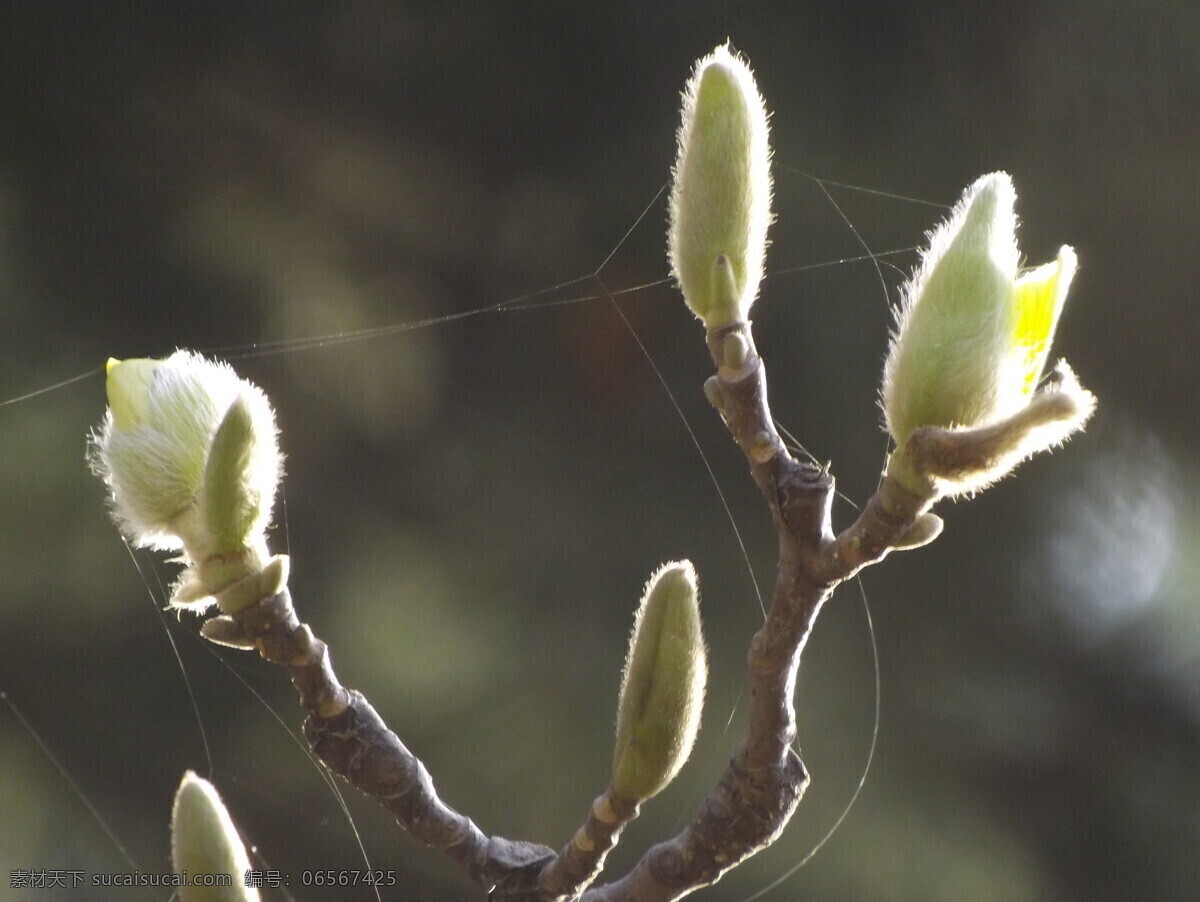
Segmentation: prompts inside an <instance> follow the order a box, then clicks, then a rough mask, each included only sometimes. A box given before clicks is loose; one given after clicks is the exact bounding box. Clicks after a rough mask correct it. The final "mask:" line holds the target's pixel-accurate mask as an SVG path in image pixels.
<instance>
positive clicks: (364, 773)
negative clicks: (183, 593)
mask: <svg viewBox="0 0 1200 902" xmlns="http://www.w3.org/2000/svg"><path fill="white" fill-rule="evenodd" d="M708 345H709V350H710V353H711V355H712V358H713V362H714V363H715V364H716V367H717V373H716V375H715V376H714V377H712V378H711V379H710V380H709V381H708V383H706V385H705V391H706V393H707V394H708V396H709V398H710V400H711V401H712V402H713V403H714V405H715V406H716V407H717V408H718V410H719V411H720V413H721V415H722V418H723V419H724V421H725V424H726V426H727V427H728V429H729V432H730V434H731V435H732V437H733V439H734V441H736V442H737V444H738V446H739V447H740V448H741V449H742V451H743V452H744V453H745V455H746V458H747V460H748V461H749V464H750V472H751V475H752V476H753V478H754V481H755V483H756V484H757V485H758V488H759V491H760V492H761V493H762V494H763V497H764V498H765V499H766V502H767V506H768V509H769V510H770V512H771V517H772V520H773V521H774V523H775V527H776V532H777V533H778V542H779V564H778V569H777V572H776V583H775V590H774V594H773V597H772V601H771V607H770V610H769V611H768V613H767V619H766V622H765V623H764V624H763V626H762V628H761V629H760V630H759V631H758V633H757V634H756V635H755V636H754V638H753V640H752V641H751V643H750V651H749V655H748V660H747V665H748V677H749V684H750V696H749V697H750V714H749V724H748V728H747V733H746V736H745V738H744V739H743V741H742V743H741V745H740V746H739V747H738V749H737V750H736V751H735V752H734V755H733V757H732V759H731V760H730V762H729V765H728V767H727V768H726V770H725V772H724V773H723V774H722V775H721V777H720V779H719V780H718V781H717V784H716V786H714V787H713V790H712V791H711V793H710V794H709V796H708V797H707V798H706V799H705V800H704V801H703V802H701V803H700V806H699V808H698V810H697V812H696V814H695V816H694V817H693V819H692V821H691V823H690V824H689V825H688V826H687V827H686V828H685V829H684V830H683V832H681V833H680V834H679V835H678V836H676V837H674V838H673V839H670V840H667V841H666V842H662V843H659V844H658V845H656V846H654V847H652V848H651V849H650V850H648V851H647V852H646V854H645V856H643V858H642V859H641V861H640V862H638V864H637V865H635V866H634V868H633V870H631V871H630V872H629V873H628V874H627V875H625V876H624V877H622V878H620V879H619V880H616V881H614V882H613V883H609V884H606V885H604V886H599V887H595V888H592V889H587V890H585V887H587V886H588V884H589V883H590V882H591V881H592V880H593V879H595V877H596V875H597V873H598V872H599V869H600V866H601V865H602V863H603V859H604V856H605V854H606V853H607V852H608V850H609V849H611V848H612V846H613V845H615V843H616V840H617V837H618V836H619V834H620V831H621V829H622V828H623V827H624V825H625V824H626V823H628V821H630V820H632V819H633V817H636V815H637V808H636V806H630V805H628V804H627V803H624V802H621V801H620V800H617V799H615V798H613V797H612V796H611V792H606V793H605V794H604V795H602V796H601V797H599V798H598V799H597V800H596V801H595V803H594V804H593V808H592V810H591V812H590V814H589V817H588V820H587V822H586V823H585V824H584V826H583V827H581V828H580V830H579V832H578V833H577V834H576V835H575V837H574V838H573V839H572V841H571V842H570V843H569V844H568V845H567V846H566V847H565V848H564V849H563V851H562V852H561V853H559V854H556V853H555V852H554V851H553V850H552V849H549V848H547V847H546V846H541V845H537V844H533V843H528V842H521V841H512V840H507V839H503V838H500V837H488V836H487V835H485V834H484V833H483V832H482V831H481V830H480V829H479V828H478V827H477V826H476V825H475V824H474V823H473V822H472V821H471V820H470V819H469V818H467V817H465V816H464V815H462V814H460V813H458V812H457V811H455V810H454V809H453V808H451V807H449V806H448V805H446V804H445V803H444V802H443V801H442V800H441V799H440V798H439V797H438V795H437V792H436V790H435V788H434V786H433V781H432V779H431V778H430V775H429V772H428V771H427V770H426V769H425V766H424V765H423V764H422V763H421V762H420V760H419V759H418V758H417V757H416V756H414V755H413V754H412V753H411V752H410V751H409V750H408V749H407V748H405V746H404V744H403V743H402V742H401V741H400V739H399V738H398V737H397V736H396V734H395V733H393V732H391V731H390V730H389V729H388V728H387V726H386V725H385V724H384V723H383V721H382V720H381V719H380V717H379V715H378V714H376V713H375V710H374V709H373V708H372V707H371V706H370V704H369V703H368V702H367V701H366V699H365V698H363V696H362V695H360V694H359V693H357V692H354V691H352V690H347V689H345V688H344V687H342V686H341V684H340V683H338V681H337V677H336V675H335V674H334V672H333V668H332V666H331V664H330V661H329V653H328V649H327V648H326V646H325V644H324V643H323V642H322V641H321V640H319V639H317V638H315V637H314V636H313V634H312V631H311V630H310V629H309V628H308V627H307V626H306V625H304V624H302V623H300V621H299V619H298V618H297V617H296V614H295V612H294V610H293V609H292V605H291V599H290V596H289V595H288V593H287V590H286V589H285V590H284V591H283V592H281V593H279V594H278V595H276V596H274V597H272V598H269V599H265V600H264V601H262V602H260V603H259V604H257V605H252V606H251V607H250V608H248V609H246V610H244V611H242V612H239V613H237V614H234V615H231V617H220V618H217V619H216V620H215V621H210V623H209V624H206V625H205V633H206V635H211V637H212V638H214V639H218V638H219V639H220V641H231V640H232V641H237V640H238V639H239V638H241V639H242V640H244V642H245V643H252V644H253V645H254V647H256V648H257V649H258V650H259V652H260V653H261V654H262V656H263V657H264V658H266V659H267V660H270V661H273V662H275V663H277V664H280V665H281V666H283V667H286V668H287V669H288V670H289V671H290V672H291V675H292V680H293V682H294V683H295V685H296V688H297V690H298V691H299V693H300V702H301V704H302V705H303V706H304V707H305V708H306V709H308V711H309V716H308V719H307V720H306V722H305V725H304V731H305V735H306V736H307V737H308V740H309V742H310V744H311V745H312V748H313V751H314V752H315V753H316V754H317V756H318V757H319V758H320V759H321V760H322V761H323V762H325V764H326V765H327V766H328V767H329V768H330V769H331V770H333V771H334V772H335V773H337V774H340V775H341V776H342V777H344V778H345V779H346V780H348V781H349V782H351V783H353V784H354V785H355V786H357V787H358V788H359V789H361V790H362V791H363V792H365V793H366V794H367V795H370V796H373V797H375V798H376V799H378V800H379V802H380V804H382V805H383V806H384V807H386V808H387V809H388V810H389V811H391V812H392V814H393V815H394V816H395V817H396V820H397V821H398V822H399V823H400V824H401V826H403V827H404V828H405V829H406V830H408V831H409V832H410V833H412V834H413V836H415V837H416V838H417V839H419V840H421V841H422V842H424V843H426V844H427V845H430V846H432V847H434V848H436V849H440V850H441V851H442V852H444V853H445V854H446V855H447V856H448V857H449V858H450V859H451V860H452V861H454V862H455V863H456V864H458V865H459V866H460V867H462V868H463V869H464V870H465V871H466V872H467V873H468V874H469V875H470V876H471V878H472V879H473V880H475V882H476V883H478V884H479V886H480V887H481V888H483V889H484V890H485V891H486V892H487V893H488V894H489V898H492V899H508V900H513V902H518V900H519V902H548V900H560V899H567V898H574V897H578V898H579V899H580V900H581V902H617V900H623V902H666V900H672V899H678V898H680V897H681V896H683V895H686V894H687V893H689V892H691V891H692V890H694V889H696V888H698V887H702V886H706V885H708V884H711V883H713V882H715V881H716V880H718V879H719V878H720V877H721V875H722V874H724V873H725V872H726V871H728V870H729V869H730V868H733V867H735V866H736V865H738V864H739V863H740V862H742V861H744V860H745V859H746V858H748V857H750V856H751V855H753V854H755V853H756V852H758V851H760V850H761V849H763V848H765V847H767V846H768V845H770V844H771V843H772V842H774V841H775V839H776V838H777V837H778V836H779V834H780V833H781V832H782V831H783V829H784V827H785V826H786V825H787V823H788V821H789V820H790V819H791V816H792V814H793V813H794V811H795V810H796V806H797V805H798V804H799V802H800V798H801V796H802V795H803V793H804V789H805V787H806V786H807V783H808V774H807V772H806V771H805V768H804V765H803V763H802V762H801V760H800V758H799V756H798V755H797V754H796V752H795V751H794V750H793V748H792V743H793V742H794V740H795V738H796V716H795V710H794V707H793V695H794V691H795V687H796V676H797V672H798V670H799V666H800V656H801V653H802V651H803V649H804V644H805V642H806V640H807V638H808V635H809V633H810V632H811V630H812V626H813V623H814V621H815V620H816V617H817V614H818V613H819V612H820V610H821V606H822V605H823V604H824V602H825V601H826V599H828V598H829V596H830V594H832V592H833V589H834V588H835V587H836V586H837V585H838V583H840V582H842V581H843V580H845V579H846V578H848V577H849V576H851V575H853V574H854V573H856V572H858V571H859V570H860V569H862V568H863V567H865V566H867V565H869V564H872V563H875V562H876V561H878V560H880V559H881V558H882V557H883V556H884V555H886V554H887V553H888V551H890V550H892V549H895V548H901V547H912V546H915V545H917V544H921V543H922V542H924V541H928V540H929V538H931V537H932V536H933V535H936V532H937V529H938V528H940V521H937V519H936V518H935V517H933V515H932V514H928V513H927V509H928V506H929V502H928V501H927V500H925V499H922V498H920V497H918V496H916V495H913V494H912V493H910V492H908V491H906V490H905V489H903V488H902V487H900V486H899V484H897V483H896V482H895V481H894V480H893V479H891V478H890V477H885V478H884V481H883V483H882V484H881V485H880V488H879V491H877V492H876V494H875V495H874V497H872V498H871V500H870V501H869V503H868V504H867V505H866V506H865V507H864V509H863V511H862V514H861V515H860V516H859V518H858V519H857V521H855V523H854V524H853V525H852V526H850V527H849V528H848V529H847V530H845V532H843V533H842V534H841V535H838V536H836V537H835V536H834V534H833V529H832V521H831V507H832V500H833V492H834V481H833V477H832V476H830V474H829V473H828V471H827V470H825V469H823V468H819V467H815V466H812V465H810V464H806V463H800V462H797V461H796V460H795V459H794V458H793V457H792V456H791V455H790V454H789V453H788V451H787V449H786V447H785V446H784V444H783V441H782V439H781V438H780V436H779V434H778V432H777V431H776V429H775V425H774V421H773V419H772V417H771V412H770V408H769V406H768V404H767V383H766V371H765V369H764V366H763V362H762V360H761V358H759V356H758V354H757V352H756V351H755V348H754V343H753V339H752V337H751V333H750V325H749V324H748V323H735V324H733V325H730V326H728V327H725V328H723V329H720V330H718V331H715V332H712V333H709V336H708ZM580 892H582V895H578V894H579V893H580Z"/></svg>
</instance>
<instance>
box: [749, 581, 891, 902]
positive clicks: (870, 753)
mask: <svg viewBox="0 0 1200 902" xmlns="http://www.w3.org/2000/svg"><path fill="white" fill-rule="evenodd" d="M854 581H855V582H856V583H857V584H858V592H859V598H860V599H861V600H862V609H863V616H864V617H865V618H866V622H867V635H868V636H869V637H870V640H871V663H872V666H873V668H874V676H875V710H874V715H873V720H872V724H871V744H870V746H869V747H868V749H867V757H866V760H865V761H864V762H863V769H862V773H861V774H860V775H859V778H858V783H857V784H855V787H854V792H852V793H851V794H850V799H849V800H848V801H847V802H846V805H845V807H844V808H843V809H842V812H841V814H839V815H838V816H837V819H836V820H834V822H833V823H832V824H831V825H830V827H829V829H828V830H826V831H825V833H824V835H823V836H822V837H821V838H820V839H819V840H817V842H816V844H814V845H813V847H812V848H811V849H810V850H809V851H808V853H807V854H805V855H804V856H803V857H802V858H801V859H800V860H799V861H797V862H796V863H795V864H793V865H792V866H791V867H789V868H788V869H787V870H786V871H784V872H783V873H782V874H780V875H779V876H778V877H776V878H775V879H774V880H772V881H771V882H770V883H768V884H767V885H766V886H764V887H761V888H760V889H758V890H756V891H755V892H753V893H751V894H750V895H749V896H746V897H744V898H743V899H741V900H740V902H754V900H755V899H761V898H762V897H763V896H765V895H766V894H767V893H769V892H771V890H774V889H777V888H779V887H780V886H782V885H783V884H784V883H786V882H787V881H788V880H789V879H790V878H791V877H792V876H793V875H794V874H795V873H796V872H797V871H799V870H800V869H801V868H802V867H804V866H805V865H806V864H808V863H809V862H810V861H812V860H813V857H814V856H815V855H816V854H817V853H818V852H820V851H821V849H822V848H823V847H824V846H825V844H826V843H828V842H829V840H831V839H832V838H833V835H834V834H835V833H837V832H838V830H839V829H841V826H842V823H843V822H844V821H845V820H846V818H847V817H848V816H849V814H850V810H851V809H852V808H853V807H854V804H855V802H857V801H858V797H859V795H860V794H861V793H862V790H863V787H864V786H865V785H866V783H867V775H868V774H870V772H871V765H872V764H873V763H874V761H875V749H876V747H877V746H878V744H879V719H880V710H881V707H882V705H881V702H880V699H881V698H882V696H883V692H882V690H883V686H882V683H881V681H880V676H879V672H880V671H879V645H878V644H877V643H876V641H875V623H874V621H873V620H872V619H871V606H870V605H869V604H868V603H867V591H866V589H865V588H864V587H863V581H862V576H861V575H859V576H855V578H854Z"/></svg>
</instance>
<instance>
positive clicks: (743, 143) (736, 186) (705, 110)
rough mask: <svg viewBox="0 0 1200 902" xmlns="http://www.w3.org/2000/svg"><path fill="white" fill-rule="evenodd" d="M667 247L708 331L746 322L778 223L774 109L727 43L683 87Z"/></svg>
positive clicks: (685, 293)
mask: <svg viewBox="0 0 1200 902" xmlns="http://www.w3.org/2000/svg"><path fill="white" fill-rule="evenodd" d="M678 143H679V147H678V156H677V157H676V162H675V168H674V185H673V188H672V191H671V207H670V230H669V232H668V241H667V244H668V254H669V256H670V260H671V272H672V274H673V275H674V276H675V279H676V281H678V283H679V287H680V289H681V290H682V291H683V296H684V300H685V301H687V305H688V307H689V308H691V310H692V312H693V313H695V314H696V316H698V317H700V318H701V319H702V320H704V324H705V327H706V328H708V329H710V330H711V329H716V328H720V327H721V326H723V325H726V324H728V323H731V322H739V321H743V320H745V319H746V318H747V316H748V315H749V312H750V306H751V304H753V303H754V299H755V298H756V297H757V296H758V287H759V283H760V282H761V281H762V277H763V266H764V262H765V258H766V249H767V228H768V226H770V224H771V165H770V164H771V149H770V143H769V134H768V126H767V111H766V107H765V106H764V104H763V99H762V96H761V95H760V94H759V92H758V86H757V85H756V84H755V82H754V75H753V73H752V72H751V71H750V67H749V66H748V65H746V62H745V60H743V59H742V58H741V57H740V56H738V55H737V54H735V53H733V52H732V51H730V49H729V45H728V44H724V45H722V46H720V47H717V48H716V49H715V50H714V51H713V52H712V53H710V54H709V55H708V56H706V57H704V58H703V59H701V60H700V61H699V62H698V63H696V68H695V71H694V72H693V74H692V77H691V79H690V80H689V81H688V84H687V87H686V88H685V89H684V92H683V115H682V122H681V124H680V126H679V133H678Z"/></svg>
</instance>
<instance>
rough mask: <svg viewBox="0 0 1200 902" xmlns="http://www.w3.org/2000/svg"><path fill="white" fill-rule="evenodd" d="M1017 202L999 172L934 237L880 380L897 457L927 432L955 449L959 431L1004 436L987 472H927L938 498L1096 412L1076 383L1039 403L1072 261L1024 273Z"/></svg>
mask: <svg viewBox="0 0 1200 902" xmlns="http://www.w3.org/2000/svg"><path fill="white" fill-rule="evenodd" d="M1015 202H1016V192H1015V191H1014V190H1013V185H1012V180H1011V179H1010V178H1009V176H1008V175H1007V174H1005V173H1003V172H996V173H992V174H990V175H985V176H983V177H982V178H980V179H979V180H978V181H976V182H975V184H973V185H972V186H971V187H970V188H968V189H967V191H966V193H965V194H964V195H963V198H962V200H961V201H959V203H958V204H957V205H956V206H955V208H954V210H953V211H952V212H951V214H950V216H949V218H948V219H947V220H946V222H944V223H943V224H942V225H940V226H939V227H938V228H937V229H935V230H934V231H933V232H932V233H931V234H930V237H929V248H928V250H926V251H925V253H924V255H923V256H922V259H921V263H920V265H919V266H918V268H917V271H916V273H915V274H914V275H913V277H912V279H911V280H910V281H909V282H908V284H907V285H906V286H905V288H904V291H903V296H902V300H901V304H900V307H899V308H898V310H897V314H896V320H897V324H896V330H895V332H894V333H893V335H892V342H891V347H890V349H889V352H888V358H887V363H886V365H885V368H884V377H883V409H884V414H885V416H886V420H887V427H888V431H889V432H890V433H891V435H892V438H894V439H895V441H896V445H897V455H902V454H903V452H904V450H905V446H906V444H907V443H908V442H909V440H910V438H911V436H912V435H913V433H914V432H915V431H916V430H918V429H920V428H922V427H934V428H937V429H939V430H943V431H945V432H946V434H948V435H950V436H951V438H950V439H949V441H950V442H951V444H953V443H954V442H955V441H956V440H955V439H954V438H953V436H954V435H955V434H958V435H960V436H962V437H963V441H965V440H966V437H967V433H968V432H969V431H970V430H978V429H984V428H987V429H990V430H991V433H1003V435H1001V436H1000V437H999V438H997V437H996V435H992V434H991V433H989V438H988V439H987V442H988V443H989V444H988V448H989V449H990V450H989V451H988V452H987V453H988V454H991V455H993V456H992V457H991V458H989V460H991V461H992V463H989V464H986V465H985V464H984V462H982V461H980V462H979V463H978V465H976V464H975V463H971V464H970V466H967V467H966V470H969V471H970V472H971V474H972V475H971V476H970V477H969V478H967V477H963V478H961V479H959V478H957V477H955V476H953V475H951V474H950V473H949V470H947V472H945V473H939V472H935V471H930V472H928V473H926V474H925V475H926V476H929V477H931V478H933V479H934V481H935V482H936V483H937V484H938V492H939V493H947V494H958V493H961V492H964V491H971V490H973V489H976V488H979V487H981V486H982V485H986V484H987V483H988V482H991V481H993V480H994V479H997V478H999V477H1000V476H1002V475H1004V473H1005V472H1007V471H1008V470H1009V469H1011V468H1012V466H1014V465H1015V464H1016V462H1018V461H1019V460H1021V459H1023V458H1024V457H1028V456H1029V455H1030V454H1032V453H1034V452H1036V451H1039V450H1043V449H1044V448H1047V447H1049V446H1050V445H1052V444H1056V443H1057V442H1060V441H1062V440H1063V439H1065V438H1066V437H1067V436H1069V435H1070V434H1071V433H1072V432H1074V431H1075V430H1077V429H1079V428H1080V427H1082V425H1083V423H1084V422H1085V421H1086V420H1087V418H1088V417H1089V416H1090V415H1091V412H1092V409H1093V408H1094V406H1095V399H1094V398H1092V396H1091V395H1090V393H1088V392H1086V391H1085V390H1083V389H1082V388H1080V387H1079V385H1078V383H1076V382H1074V381H1073V377H1072V378H1071V379H1070V380H1060V381H1059V384H1058V385H1057V386H1056V387H1055V394H1056V397H1055V398H1054V399H1053V400H1052V401H1051V402H1050V403H1046V400H1045V399H1044V398H1042V397H1041V396H1040V395H1039V394H1035V390H1036V388H1037V385H1038V381H1039V380H1040V378H1041V376H1042V371H1043V369H1044V368H1045V365H1046V360H1047V356H1048V355H1049V352H1050V343H1051V341H1052V339H1053V337H1054V330H1055V327H1056V326H1057V324H1058V319H1059V314H1060V313H1061V312H1062V308H1063V304H1064V303H1065V301H1066V297H1067V289H1068V288H1069V287H1070V284H1071V278H1072V277H1073V276H1074V274H1075V266H1076V260H1075V252H1074V251H1073V250H1072V249H1071V248H1070V247H1066V246H1064V247H1062V249H1061V250H1060V251H1059V253H1058V258H1057V259H1056V260H1054V261H1053V262H1051V263H1047V264H1045V265H1044V266H1040V267H1038V268H1037V269H1034V270H1033V271H1031V272H1029V273H1026V274H1024V275H1019V274H1018V264H1019V253H1018V250H1017V243H1016V226H1017V218H1016V213H1015V212H1014V205H1015ZM1063 366H1064V367H1065V364H1064V365H1063ZM1063 372H1069V370H1065V369H1064V370H1063ZM1068 394H1069V397H1068ZM1031 406H1032V407H1034V408H1036V409H1035V410H1033V411H1030V409H1029V408H1030V407H1031ZM1005 424H1011V425H1010V426H1006V425H1005ZM998 442H999V444H1000V445H1003V446H1004V447H1005V449H1006V450H1005V452H1004V454H1003V455H1002V456H1003V458H1004V460H1005V461H1006V464H1005V467H1004V468H1000V467H999V466H998V465H993V464H995V463H996V461H997V460H998V458H996V457H995V456H994V451H995V449H996V448H997V447H999V445H998V444H997V443H998ZM960 444H961V442H960ZM964 447H965V446H964ZM979 447H980V448H982V447H983V446H979ZM960 452H961V454H960ZM971 453H972V452H970V451H968V450H964V449H963V448H958V449H955V451H954V452H953V455H958V456H959V460H960V462H965V461H966V460H967V457H969V456H970V454H971ZM980 453H981V454H982V453H983V452H982V451H981V452H980ZM953 455H952V456H953ZM966 470H962V469H961V468H960V469H959V471H958V472H960V473H962V472H966ZM908 482H910V483H913V482H914V480H908Z"/></svg>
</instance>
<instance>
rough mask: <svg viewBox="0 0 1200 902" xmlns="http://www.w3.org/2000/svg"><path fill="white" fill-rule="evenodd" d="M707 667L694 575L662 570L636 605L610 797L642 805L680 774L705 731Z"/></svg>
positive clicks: (684, 566) (668, 567)
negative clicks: (702, 712) (702, 720)
mask: <svg viewBox="0 0 1200 902" xmlns="http://www.w3.org/2000/svg"><path fill="white" fill-rule="evenodd" d="M707 675H708V664H707V659H706V654H705V650H704V637H703V636H702V635H701V630H700V607H699V594H698V589H697V586H696V571H695V570H694V569H693V568H692V565H691V563H689V562H688V561H682V562H679V563H669V564H664V565H663V566H662V567H660V568H659V570H658V571H657V572H656V573H655V574H654V575H653V576H652V577H650V581H649V582H648V583H646V589H645V592H644V594H643V595H642V601H641V604H640V605H639V606H638V611H637V616H636V618H635V620H634V625H633V635H632V637H631V639H630V642H629V655H628V657H627V658H626V661H625V675H624V678H623V679H622V681H621V695H620V701H619V702H618V704H617V738H616V748H615V751H614V754H613V781H612V785H613V791H614V792H615V793H616V794H617V795H618V796H619V797H621V798H623V799H626V800H628V801H635V802H640V801H642V800H644V799H648V798H650V797H651V796H653V795H655V794H657V793H658V792H660V791H661V790H662V789H663V788H664V787H665V786H666V785H667V784H668V783H670V782H671V780H673V779H674V778H675V775H676V774H677V773H679V769H680V768H681V767H683V764H684V762H685V761H687V758H688V755H690V754H691V751H692V745H693V743H694V742H695V740H696V733H697V732H698V731H699V729H700V710H701V707H702V705H703V701H704V683H705V680H706V678H707Z"/></svg>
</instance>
